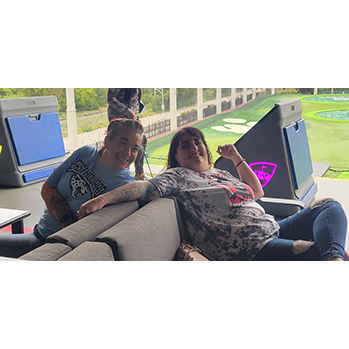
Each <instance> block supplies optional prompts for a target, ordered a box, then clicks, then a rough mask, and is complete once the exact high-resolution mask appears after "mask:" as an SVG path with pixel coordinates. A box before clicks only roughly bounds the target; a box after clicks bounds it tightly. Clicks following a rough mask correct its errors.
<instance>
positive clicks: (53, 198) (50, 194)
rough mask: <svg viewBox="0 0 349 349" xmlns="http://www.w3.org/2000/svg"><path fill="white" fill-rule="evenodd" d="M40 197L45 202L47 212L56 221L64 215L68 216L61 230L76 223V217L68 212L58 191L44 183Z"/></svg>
mask: <svg viewBox="0 0 349 349" xmlns="http://www.w3.org/2000/svg"><path fill="white" fill-rule="evenodd" d="M41 196H42V198H43V200H44V201H45V204H46V207H47V209H48V211H49V212H50V213H51V214H52V215H53V216H54V217H55V218H57V219H58V220H60V219H61V218H62V217H64V216H66V215H70V216H71V219H69V220H68V221H66V222H64V223H62V228H64V227H66V226H68V225H70V224H72V223H74V222H76V220H77V219H76V217H74V215H73V213H72V211H71V210H70V208H69V206H68V204H67V203H66V202H65V200H64V199H63V198H62V196H61V194H60V193H59V192H58V190H57V189H56V188H54V187H52V186H51V185H50V184H48V183H47V182H45V183H44V184H43V186H42V188H41Z"/></svg>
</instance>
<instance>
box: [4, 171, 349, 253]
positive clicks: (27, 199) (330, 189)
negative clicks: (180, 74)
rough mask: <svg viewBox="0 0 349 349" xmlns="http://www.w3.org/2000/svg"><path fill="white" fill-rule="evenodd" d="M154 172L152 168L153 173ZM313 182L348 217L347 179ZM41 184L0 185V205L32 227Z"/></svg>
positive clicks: (40, 210)
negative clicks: (21, 212)
mask: <svg viewBox="0 0 349 349" xmlns="http://www.w3.org/2000/svg"><path fill="white" fill-rule="evenodd" d="M156 172H157V171H156V169H154V173H156ZM315 182H316V183H317V185H318V192H317V194H316V196H315V199H320V198H324V197H331V198H334V199H336V200H338V201H339V202H340V203H341V204H342V206H343V208H344V210H345V212H346V214H347V217H349V195H348V193H349V180H346V179H330V178H319V177H315ZM42 184H43V182H39V183H34V184H31V185H28V186H26V187H22V188H4V187H0V207H3V208H12V209H18V210H28V211H30V212H31V215H30V216H29V217H27V218H25V220H24V227H26V228H33V227H34V225H35V224H36V223H37V222H38V220H39V218H40V217H41V215H42V213H43V211H44V208H45V204H44V202H43V200H42V198H41V195H40V190H41V186H42ZM0 233H4V232H0ZM347 235H349V229H348V232H347ZM346 249H347V250H349V239H347V242H346Z"/></svg>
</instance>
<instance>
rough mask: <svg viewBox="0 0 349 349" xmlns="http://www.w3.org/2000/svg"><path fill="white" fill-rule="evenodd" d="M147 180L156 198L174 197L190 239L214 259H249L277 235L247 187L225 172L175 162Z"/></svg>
mask: <svg viewBox="0 0 349 349" xmlns="http://www.w3.org/2000/svg"><path fill="white" fill-rule="evenodd" d="M150 182H151V183H153V184H154V185H155V187H156V188H157V189H158V190H159V192H160V195H161V197H164V196H175V197H176V198H177V199H178V200H179V202H180V207H181V210H182V213H183V216H184V219H185V221H186V225H187V228H188V231H189V234H190V236H191V238H192V240H193V244H194V245H195V246H197V247H199V248H201V249H203V250H205V251H207V252H208V253H209V254H211V255H212V256H214V257H215V258H216V259H217V260H224V261H228V260H251V259H253V258H254V257H255V256H256V254H257V253H258V252H259V251H260V250H261V249H262V247H263V246H264V245H266V244H267V243H268V242H269V241H271V240H273V239H275V238H277V237H278V235H279V225H278V223H277V222H276V221H275V219H274V217H272V216H270V215H268V214H265V213H264V210H263V208H262V207H261V206H260V205H258V204H257V203H256V202H255V201H254V195H253V191H252V189H251V188H250V187H249V186H248V185H246V184H245V183H243V182H241V181H240V180H239V179H237V178H235V177H233V176H232V175H231V174H230V173H229V172H228V171H224V170H220V169H216V168H210V169H209V170H207V171H204V172H196V171H193V170H190V169H187V168H184V167H177V168H173V169H169V170H166V171H165V172H163V173H162V174H159V175H157V176H156V177H154V178H152V179H151V180H150Z"/></svg>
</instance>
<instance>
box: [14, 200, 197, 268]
mask: <svg viewBox="0 0 349 349" xmlns="http://www.w3.org/2000/svg"><path fill="white" fill-rule="evenodd" d="M182 239H185V240H188V241H190V238H189V235H188V232H187V230H186V228H185V225H184V222H183V220H182V217H181V214H180V211H179V206H178V203H177V200H176V199H174V198H161V199H156V200H153V201H151V202H150V203H148V204H146V205H144V206H143V207H141V208H139V204H138V202H136V201H134V202H129V203H123V204H118V205H109V206H106V207H104V208H103V209H101V210H100V211H97V212H95V213H93V214H91V215H89V216H87V217H85V218H83V219H81V220H79V221H77V222H76V223H74V224H72V225H70V226H68V227H66V228H64V229H62V230H60V231H59V232H57V233H55V234H53V235H51V236H49V237H48V238H47V239H46V242H45V244H44V245H42V246H40V247H38V248H36V249H35V250H33V251H31V252H29V253H27V254H25V255H23V256H21V257H20V259H21V260H32V261H55V260H58V261H170V260H173V259H174V257H175V254H176V251H177V249H178V247H179V244H180V242H181V240H182Z"/></svg>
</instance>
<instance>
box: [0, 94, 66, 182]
mask: <svg viewBox="0 0 349 349" xmlns="http://www.w3.org/2000/svg"><path fill="white" fill-rule="evenodd" d="M0 140H1V141H0V143H1V146H2V148H3V149H2V154H1V157H0V185H2V186H13V187H21V186H24V185H28V184H32V183H35V182H38V181H40V180H43V179H45V178H47V177H48V176H49V175H50V173H51V172H52V171H53V170H54V169H55V168H56V167H57V166H58V165H59V164H60V163H61V162H62V161H64V160H65V158H66V156H65V148H64V142H63V138H62V132H61V127H60V123H59V116H58V103H57V98H56V97H55V96H48V97H31V98H18V99H2V100H0Z"/></svg>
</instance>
